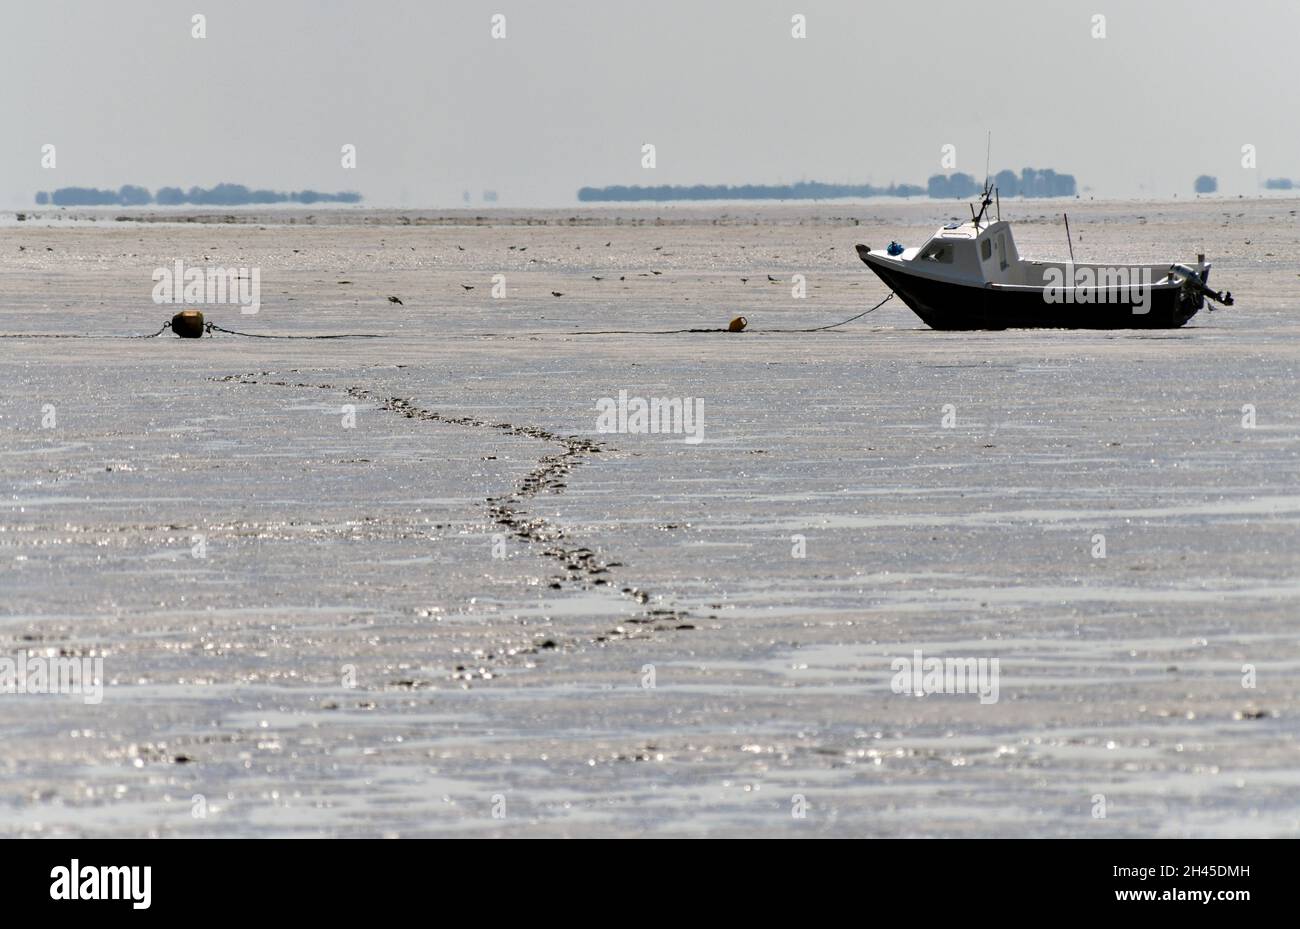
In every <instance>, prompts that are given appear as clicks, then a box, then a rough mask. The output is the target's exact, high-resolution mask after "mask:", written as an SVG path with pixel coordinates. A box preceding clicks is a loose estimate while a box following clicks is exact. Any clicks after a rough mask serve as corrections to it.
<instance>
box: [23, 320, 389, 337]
mask: <svg viewBox="0 0 1300 929" xmlns="http://www.w3.org/2000/svg"><path fill="white" fill-rule="evenodd" d="M171 327H172V323H171V320H167V322H165V323H163V324H162V326H160V327H159V328H158V331H157V332H148V333H144V334H142V335H96V334H93V333H88V332H0V339H156V338H158V336H160V335H162V334H163V333H164V332H166V331H167V330H168V329H170V328H171ZM203 331H204V332H207V333H212V332H224V333H227V334H228V335H241V336H243V337H244V338H246V339H382V338H383V336H382V335H379V334H378V333H373V332H341V333H329V334H327V335H271V334H266V333H260V332H236V331H235V330H234V329H227V328H225V327H224V326H218V325H217V324H216V323H205V324H204V326H203Z"/></svg>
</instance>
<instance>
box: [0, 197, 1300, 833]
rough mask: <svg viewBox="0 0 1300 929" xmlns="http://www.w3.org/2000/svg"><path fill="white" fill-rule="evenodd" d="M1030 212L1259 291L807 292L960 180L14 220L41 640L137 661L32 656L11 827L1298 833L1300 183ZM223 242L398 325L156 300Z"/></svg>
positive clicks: (7, 546)
mask: <svg viewBox="0 0 1300 929" xmlns="http://www.w3.org/2000/svg"><path fill="white" fill-rule="evenodd" d="M1001 206H1002V213H1003V217H1004V218H1006V219H1010V220H1012V221H1013V222H1014V223H1015V227H1014V228H1015V233H1016V240H1017V243H1018V245H1019V247H1020V251H1021V253H1022V254H1024V255H1026V256H1029V257H1038V258H1060V257H1063V256H1064V255H1065V254H1066V248H1067V246H1066V241H1065V234H1064V230H1063V227H1062V225H1061V222H1060V212H1061V211H1062V210H1068V211H1069V213H1070V226H1071V230H1072V231H1073V233H1074V250H1075V253H1076V255H1077V256H1078V257H1079V258H1080V260H1085V259H1086V260H1090V261H1114V262H1116V263H1124V262H1127V261H1134V262H1148V261H1150V262H1155V261H1161V260H1166V259H1168V260H1188V259H1194V258H1195V256H1196V254H1197V253H1198V252H1204V253H1206V255H1207V257H1208V258H1209V259H1210V260H1212V261H1213V262H1214V269H1213V273H1212V278H1211V283H1212V285H1214V286H1216V287H1219V288H1226V289H1229V290H1231V291H1232V292H1233V294H1234V296H1235V298H1236V305H1235V306H1234V307H1232V308H1230V309H1223V310H1218V311H1215V312H1208V311H1204V310H1203V311H1202V312H1201V313H1200V314H1199V315H1197V316H1196V317H1195V318H1194V319H1193V320H1192V322H1191V323H1190V324H1189V325H1188V326H1187V327H1186V328H1183V329H1177V330H1165V331H1145V332H1142V331H1113V332H1089V331H1007V332H983V333H943V332H935V331H931V330H929V329H926V328H925V327H924V326H923V325H922V324H921V323H920V321H919V320H917V319H916V317H914V316H913V315H912V313H911V312H910V311H909V310H908V309H907V308H906V307H905V306H903V305H902V304H901V302H900V301H898V300H894V301H891V302H889V303H887V304H885V305H884V306H883V307H882V308H881V309H880V310H878V311H876V312H874V313H872V314H870V315H868V316H866V317H864V318H862V319H860V320H858V321H856V322H852V323H849V324H848V325H846V326H843V327H841V328H837V329H830V330H827V331H822V332H791V331H786V332H780V331H777V330H794V329H807V328H813V327H817V326H822V325H828V324H831V323H835V322H837V321H839V320H842V319H846V318H848V317H850V316H852V315H854V314H856V313H860V312H861V311H863V310H865V309H867V308H868V307H870V306H872V305H874V304H875V303H877V302H878V301H879V300H880V299H881V298H883V297H884V296H885V295H886V293H887V291H886V290H885V288H884V287H883V285H882V284H881V283H880V282H879V281H878V280H877V279H876V278H875V276H874V275H872V274H871V272H870V271H869V270H868V269H867V268H866V267H865V266H864V265H863V264H862V263H861V262H860V261H859V260H858V258H857V256H856V255H855V254H854V245H855V243H858V242H862V243H865V244H867V245H870V246H872V247H873V248H878V247H883V246H884V245H886V244H887V243H888V242H889V241H891V240H898V241H900V242H903V243H904V244H907V245H917V244H920V243H921V242H922V241H924V239H926V238H927V237H928V236H929V235H930V234H931V233H932V232H933V231H934V229H935V228H936V227H937V226H939V225H940V224H942V223H943V222H946V221H947V220H948V219H949V217H958V218H960V217H962V216H963V213H964V211H966V209H967V207H966V205H965V204H964V203H936V202H930V201H924V202H912V203H893V202H866V203H842V204H838V203H837V204H808V205H800V206H794V205H772V206H763V207H754V206H740V205H731V204H723V205H707V206H691V207H657V208H633V207H627V208H606V209H596V210H586V209H584V210H568V211H561V210H552V211H509V210H504V209H503V210H496V211H492V212H482V211H480V212H474V211H449V212H433V211H430V212H405V213H404V212H394V211H370V210H352V209H337V210H321V211H316V212H311V211H307V210H294V211H290V210H285V211H264V212H253V211H243V212H235V213H226V212H222V213H188V214H184V213H164V212H155V213H147V212H145V213H124V212H123V211H116V212H111V211H110V212H100V213H97V212H93V211H80V212H77V213H75V214H58V213H56V212H55V211H37V212H36V213H34V214H28V217H27V218H26V219H24V221H22V222H17V221H16V220H15V219H14V217H13V214H10V215H9V216H8V217H6V219H5V220H4V221H3V222H0V336H4V337H3V338H0V436H3V443H2V444H0V487H3V512H2V514H0V653H3V654H5V655H8V656H11V657H15V658H17V657H23V658H28V657H37V658H40V657H46V658H50V659H53V658H57V657H82V658H85V657H92V658H102V660H103V673H104V680H103V699H102V702H100V703H98V704H88V703H86V702H85V701H83V700H82V699H81V698H80V697H79V696H77V695H75V694H41V693H22V694H17V693H8V694H4V693H0V731H3V733H4V747H5V750H4V751H3V752H0V835H5V836H194V837H200V836H341V837H346V836H389V835H391V836H469V835H483V836H549V835H556V836H614V835H646V836H690V835H711V836H743V835H763V836H785V837H796V836H813V835H818V836H853V837H902V836H935V837H940V836H1024V837H1033V836H1067V837H1068V836H1076V837H1136V836H1295V835H1297V834H1300V739H1298V736H1300V408H1298V407H1297V374H1298V373H1300V265H1297V263H1296V261H1295V259H1294V256H1295V255H1296V254H1297V246H1300V225H1298V223H1297V215H1296V208H1297V207H1300V200H1296V199H1275V200H1227V199H1224V200H1217V199H1203V200H1195V201H1189V202H1182V201H1173V202H1158V203H1157V202H1100V201H1096V202H1094V201H1074V200H1071V201H1068V202H1055V201H1052V202H1039V201H1016V202H1003V203H1002V205H1001ZM119 217H120V218H119ZM967 218H968V217H967ZM177 260H182V261H183V262H184V263H185V265H186V266H193V267H222V268H257V269H259V271H260V287H261V294H260V307H259V309H258V312H257V313H255V314H244V313H241V312H240V308H239V307H238V306H235V305H219V306H212V305H209V306H203V307H201V309H203V311H204V312H205V314H206V316H207V318H208V319H209V320H210V321H213V322H216V323H218V324H219V325H220V326H222V327H224V328H226V329H230V330H237V331H240V332H248V333H256V334H263V335H266V334H274V335H294V336H307V335H328V334H338V333H364V334H373V335H378V336H382V338H375V339H261V338H247V337H241V336H236V335H231V334H228V333H222V332H217V333H214V334H212V336H211V337H207V338H203V339H197V340H187V339H178V338H176V337H174V336H173V335H172V334H171V333H169V332H164V333H163V334H162V335H161V336H159V337H158V338H152V339H122V338H113V336H121V335H130V334H148V333H151V332H153V331H155V330H157V329H158V327H159V326H160V325H162V323H163V322H164V321H165V320H166V319H168V318H169V317H170V315H171V314H172V312H174V311H175V310H176V309H179V307H176V306H169V305H158V304H156V303H155V302H154V301H153V299H152V293H153V290H154V279H153V274H154V272H155V270H156V269H159V268H168V267H172V266H173V264H174V262H175V261H177ZM796 275H799V276H802V281H803V285H804V293H805V294H806V296H804V297H802V298H800V297H797V296H796V295H795V289H796V287H797V286H798V281H796ZM390 297H396V298H397V299H398V300H400V303H398V302H394V301H390V300H389V298H390ZM738 315H744V316H745V317H746V318H747V320H748V324H749V327H748V329H747V331H745V332H743V333H739V334H735V333H726V332H677V333H673V334H650V333H652V332H654V333H658V332H659V331H663V330H690V329H718V328H722V327H725V326H726V325H727V323H728V321H729V320H730V319H732V318H733V317H735V316H738ZM634 331H640V333H643V334H636V332H634ZM588 332H591V333H602V334H581V333H588ZM24 333H25V334H29V335H33V336H42V337H39V338H20V337H13V336H15V335H16V334H24ZM50 335H75V336H89V337H88V338H47V337H44V336H50ZM620 391H625V392H626V394H627V396H630V397H634V398H667V399H677V400H683V401H686V400H690V401H694V402H696V403H698V404H699V407H698V409H699V411H700V430H699V439H700V440H699V441H698V442H695V441H688V439H689V438H690V436H688V435H684V434H675V433H673V432H672V431H668V432H666V433H665V432H660V433H652V434H633V433H631V432H626V433H620V432H613V433H611V432H601V431H598V415H599V414H598V410H599V405H600V403H601V401H602V400H607V399H610V398H618V397H619V395H620ZM918 651H919V652H921V653H922V654H923V655H925V656H933V657H937V658H941V659H947V658H953V659H962V660H967V659H974V660H980V659H986V660H988V661H989V662H992V660H994V659H996V661H997V667H998V668H999V679H998V681H997V684H998V687H997V691H998V693H997V699H996V701H994V702H986V701H981V699H980V698H979V696H978V695H977V694H974V693H928V694H926V695H925V696H915V695H912V694H908V693H898V692H896V690H897V688H896V687H894V686H892V685H893V683H894V680H895V670H894V669H895V667H896V666H897V662H898V661H899V660H906V659H912V658H913V656H915V655H916V653H917V652H918Z"/></svg>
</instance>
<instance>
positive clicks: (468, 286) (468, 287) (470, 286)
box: [460, 284, 474, 290]
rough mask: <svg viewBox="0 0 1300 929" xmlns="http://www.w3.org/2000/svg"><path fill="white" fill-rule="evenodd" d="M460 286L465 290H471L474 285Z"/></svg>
mask: <svg viewBox="0 0 1300 929" xmlns="http://www.w3.org/2000/svg"><path fill="white" fill-rule="evenodd" d="M460 286H461V287H464V288H465V289H466V290H473V289H474V285H473V284H461V285H460Z"/></svg>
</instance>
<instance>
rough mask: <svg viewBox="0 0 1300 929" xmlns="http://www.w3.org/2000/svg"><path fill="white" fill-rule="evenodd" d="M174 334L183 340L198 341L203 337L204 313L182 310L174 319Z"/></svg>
mask: <svg viewBox="0 0 1300 929" xmlns="http://www.w3.org/2000/svg"><path fill="white" fill-rule="evenodd" d="M172 332H174V333H176V334H177V335H178V336H180V337H181V338H182V339H197V338H201V337H202V335H203V313H202V312H200V311H199V310H181V311H180V312H179V313H177V314H176V315H175V316H173V317H172Z"/></svg>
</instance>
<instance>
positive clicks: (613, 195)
mask: <svg viewBox="0 0 1300 929" xmlns="http://www.w3.org/2000/svg"><path fill="white" fill-rule="evenodd" d="M993 183H994V184H995V185H997V187H998V189H999V190H1000V192H1001V194H1002V196H1004V197H1016V196H1020V197H1073V196H1074V195H1075V193H1076V191H1077V185H1076V183H1075V180H1074V175H1072V174H1057V173H1056V172H1055V171H1053V170H1052V169H1051V168H1046V169H1044V170H1042V171H1039V170H1036V169H1034V168H1025V169H1024V170H1023V171H1021V172H1020V174H1019V175H1016V174H1015V173H1014V172H1012V171H1000V172H998V175H997V177H996V178H995V179H994V182H993ZM982 186H983V185H981V184H980V182H979V181H977V180H975V178H973V177H971V176H970V175H969V174H953V175H948V176H945V175H942V174H936V175H935V176H934V177H932V178H930V180H929V183H928V184H927V185H926V186H925V187H918V186H917V185H915V184H890V185H889V186H888V187H876V186H875V185H873V184H824V183H821V182H819V181H800V182H799V183H798V184H741V185H739V186H736V187H732V186H730V185H728V184H696V185H694V186H693V187H680V186H669V185H662V186H659V187H641V186H638V185H636V184H633V185H631V186H627V185H623V184H615V185H613V186H611V187H583V188H581V189H579V191H578V199H579V200H580V201H583V202H587V203H590V202H593V201H629V200H660V201H662V200H831V199H835V198H837V197H921V196H925V195H927V194H928V195H929V196H931V197H935V198H939V199H950V198H958V199H965V198H968V197H974V196H976V195H978V194H979V192H980V190H981V189H982Z"/></svg>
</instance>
